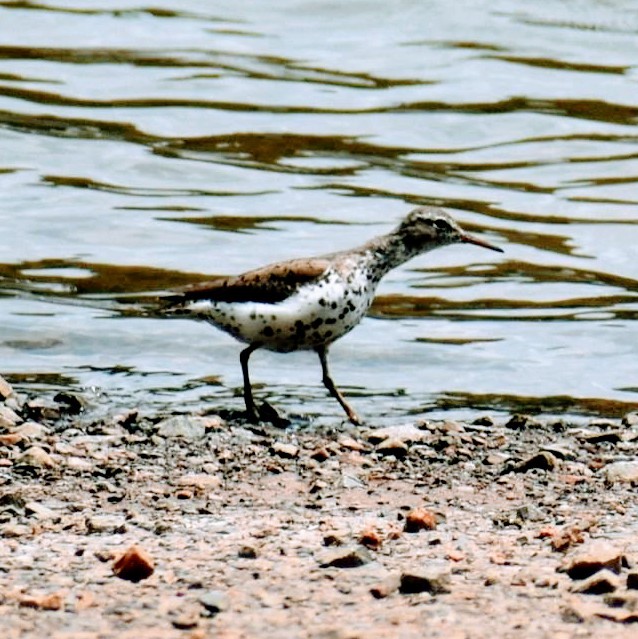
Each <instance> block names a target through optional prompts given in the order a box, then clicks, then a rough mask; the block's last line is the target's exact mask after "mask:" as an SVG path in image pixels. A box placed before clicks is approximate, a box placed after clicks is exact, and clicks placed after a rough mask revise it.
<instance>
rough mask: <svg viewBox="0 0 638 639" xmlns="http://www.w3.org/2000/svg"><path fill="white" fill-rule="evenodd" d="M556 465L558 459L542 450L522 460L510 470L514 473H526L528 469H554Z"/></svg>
mask: <svg viewBox="0 0 638 639" xmlns="http://www.w3.org/2000/svg"><path fill="white" fill-rule="evenodd" d="M557 466H558V459H556V457H555V456H554V455H553V454H552V453H550V452H549V451H547V450H542V451H540V452H539V453H536V454H535V455H532V456H531V457H529V458H527V459H525V460H523V461H522V462H521V463H520V464H518V465H517V466H514V468H512V470H513V471H514V472H515V473H526V472H527V471H528V470H532V469H533V468H538V469H540V470H554V469H555V468H556V467H557Z"/></svg>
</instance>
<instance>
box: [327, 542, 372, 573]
mask: <svg viewBox="0 0 638 639" xmlns="http://www.w3.org/2000/svg"><path fill="white" fill-rule="evenodd" d="M372 559H373V557H372V555H371V554H370V551H369V550H367V549H366V548H363V547H362V546H345V547H340V548H337V549H335V550H331V551H328V552H326V553H324V555H323V556H322V558H321V559H320V562H319V565H320V566H321V568H358V567H359V566H363V565H364V564H367V563H369V562H371V561H372Z"/></svg>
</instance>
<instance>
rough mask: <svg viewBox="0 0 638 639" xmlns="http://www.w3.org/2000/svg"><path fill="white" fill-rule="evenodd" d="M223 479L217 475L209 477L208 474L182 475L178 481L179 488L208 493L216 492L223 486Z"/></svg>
mask: <svg viewBox="0 0 638 639" xmlns="http://www.w3.org/2000/svg"><path fill="white" fill-rule="evenodd" d="M221 483H222V482H221V479H219V477H217V475H209V474H208V473H192V474H187V475H182V476H181V477H180V478H179V479H178V480H177V485H178V486H184V487H188V488H194V489H195V490H196V491H197V492H202V493H204V492H208V491H211V490H215V489H216V488H219V487H220V486H221Z"/></svg>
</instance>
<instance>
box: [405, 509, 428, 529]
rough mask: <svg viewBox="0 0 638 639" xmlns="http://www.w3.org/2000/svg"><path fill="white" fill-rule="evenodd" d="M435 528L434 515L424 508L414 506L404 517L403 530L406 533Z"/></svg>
mask: <svg viewBox="0 0 638 639" xmlns="http://www.w3.org/2000/svg"><path fill="white" fill-rule="evenodd" d="M435 528H436V515H435V514H434V513H433V512H432V511H430V510H427V509H426V508H415V509H414V510H411V511H410V512H409V513H408V514H407V515H406V517H405V526H404V527H403V530H405V532H408V533H416V532H419V531H420V530H434V529H435Z"/></svg>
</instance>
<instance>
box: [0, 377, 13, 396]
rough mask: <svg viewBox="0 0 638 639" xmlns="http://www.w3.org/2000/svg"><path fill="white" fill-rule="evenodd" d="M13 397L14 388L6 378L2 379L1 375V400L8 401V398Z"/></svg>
mask: <svg viewBox="0 0 638 639" xmlns="http://www.w3.org/2000/svg"><path fill="white" fill-rule="evenodd" d="M11 395H13V387H12V386H11V384H9V382H8V381H7V380H6V379H5V378H4V377H2V375H0V398H1V399H7V397H10V396H11Z"/></svg>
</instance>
